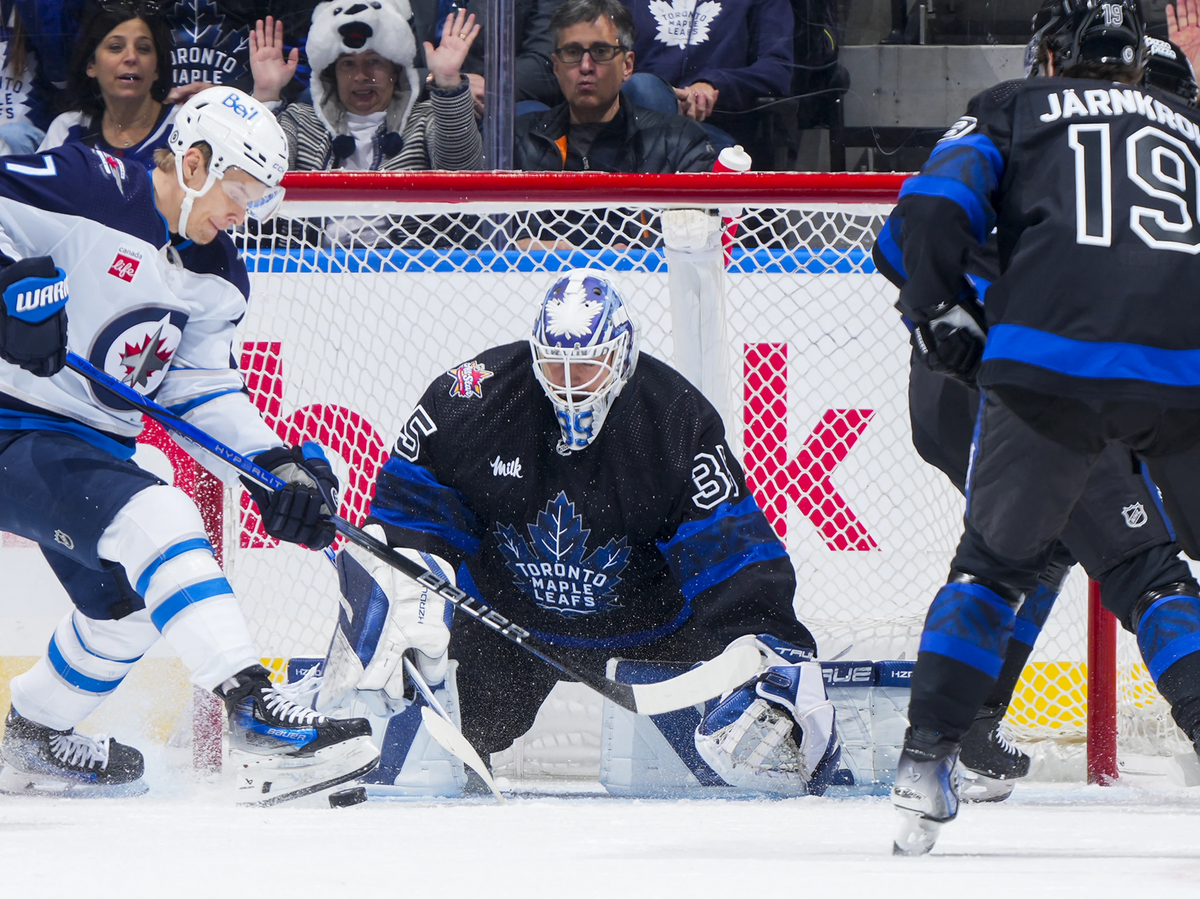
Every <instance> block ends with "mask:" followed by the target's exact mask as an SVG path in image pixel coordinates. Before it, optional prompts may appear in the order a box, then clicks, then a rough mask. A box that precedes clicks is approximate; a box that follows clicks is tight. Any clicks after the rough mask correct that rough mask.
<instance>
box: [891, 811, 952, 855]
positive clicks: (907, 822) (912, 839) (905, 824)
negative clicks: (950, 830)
mask: <svg viewBox="0 0 1200 899" xmlns="http://www.w3.org/2000/svg"><path fill="white" fill-rule="evenodd" d="M896 811H897V812H898V813H899V814H900V824H899V826H898V827H897V828H896V839H895V841H894V842H893V843H892V855H904V856H918V855H927V854H928V853H929V850H931V849H932V848H933V844H934V843H936V842H937V838H938V832H939V831H940V830H941V829H942V822H940V821H930V820H929V819H928V818H924V817H922V816H921V815H920V814H919V813H918V812H913V811H909V810H908V809H896Z"/></svg>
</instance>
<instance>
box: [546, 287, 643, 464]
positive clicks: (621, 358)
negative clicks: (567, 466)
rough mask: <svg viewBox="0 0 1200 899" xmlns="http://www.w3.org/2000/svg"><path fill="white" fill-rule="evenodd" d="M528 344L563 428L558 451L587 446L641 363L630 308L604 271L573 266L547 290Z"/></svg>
mask: <svg viewBox="0 0 1200 899" xmlns="http://www.w3.org/2000/svg"><path fill="white" fill-rule="evenodd" d="M529 346H530V349H531V350H532V351H533V373H534V376H535V377H536V378H537V380H538V383H539V384H541V385H542V389H543V390H545V391H546V396H548V397H549V398H550V402H551V404H552V405H553V406H554V412H555V414H556V415H557V416H558V424H559V427H560V428H561V429H562V440H561V441H559V444H558V452H560V453H561V454H563V455H564V456H565V455H566V454H567V453H570V452H574V451H576V450H581V449H583V448H584V447H586V446H588V445H589V444H591V442H592V441H593V440H595V439H596V437H597V435H598V434H599V433H600V428H601V427H603V425H604V420H605V418H606V417H607V416H608V412H609V409H611V408H612V404H613V402H614V401H615V400H616V398H617V396H618V395H619V394H620V393H621V389H622V388H623V387H624V386H625V385H626V384H627V383H628V382H629V379H630V378H631V377H632V376H633V371H634V369H635V368H636V367H637V359H638V333H637V326H636V324H635V322H634V321H633V318H632V317H631V315H630V313H629V308H628V307H627V306H626V305H625V303H624V301H623V300H622V299H621V296H620V294H618V293H617V291H616V289H615V288H614V287H613V286H612V284H610V283H609V282H608V280H607V279H606V277H605V273H604V272H599V271H592V270H590V269H575V270H574V271H571V272H568V273H567V274H566V275H565V276H564V277H561V278H559V279H558V280H557V281H555V282H554V284H553V285H552V286H551V287H550V289H549V290H548V291H546V296H545V297H544V298H543V299H542V304H541V307H540V308H539V309H538V314H537V318H536V319H535V320H534V323H533V334H532V335H531V336H530V338H529ZM572 369H574V370H572Z"/></svg>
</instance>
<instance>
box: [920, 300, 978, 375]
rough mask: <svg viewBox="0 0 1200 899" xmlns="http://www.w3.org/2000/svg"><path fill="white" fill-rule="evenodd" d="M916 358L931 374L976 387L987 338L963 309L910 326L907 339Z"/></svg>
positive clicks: (976, 322)
mask: <svg viewBox="0 0 1200 899" xmlns="http://www.w3.org/2000/svg"><path fill="white" fill-rule="evenodd" d="M910 340H911V342H912V345H913V349H914V350H916V351H917V356H918V358H919V359H920V360H921V362H922V363H924V364H925V366H926V367H927V368H929V370H930V371H936V372H939V373H941V374H944V375H950V376H951V377H954V378H957V379H958V380H960V381H962V382H963V383H965V384H969V385H970V386H972V387H974V386H975V376H976V375H977V374H978V373H979V366H980V364H981V363H982V362H983V347H984V344H985V343H986V342H987V337H986V335H985V334H984V333H983V328H981V327H980V325H979V322H978V321H976V319H975V318H974V317H973V316H972V315H971V313H970V312H968V311H967V310H966V309H965V308H964V307H962V306H955V307H954V308H953V309H951V310H950V311H949V312H947V313H946V314H945V315H942V316H939V317H938V318H935V319H934V320H933V321H930V322H923V323H921V324H917V325H914V326H913V332H912V336H911V338H910Z"/></svg>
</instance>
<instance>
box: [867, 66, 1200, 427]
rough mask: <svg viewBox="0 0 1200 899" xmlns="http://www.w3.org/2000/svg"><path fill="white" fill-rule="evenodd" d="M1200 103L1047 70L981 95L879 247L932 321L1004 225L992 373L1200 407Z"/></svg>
mask: <svg viewBox="0 0 1200 899" xmlns="http://www.w3.org/2000/svg"><path fill="white" fill-rule="evenodd" d="M1198 160H1200V113H1198V112H1197V110H1195V109H1191V108H1188V107H1186V106H1184V105H1183V104H1182V103H1181V102H1178V101H1177V100H1176V99H1175V98H1173V97H1168V96H1166V95H1161V94H1152V93H1150V92H1149V91H1146V90H1143V89H1140V88H1136V87H1131V86H1128V85H1123V84H1112V83H1108V82H1100V81H1091V80H1075V79H1066V78H1032V79H1028V80H1026V81H1010V82H1005V83H1003V84H1000V85H997V86H996V87H994V88H991V89H990V90H988V91H985V92H984V93H982V94H980V95H979V96H977V97H975V98H974V99H973V100H972V101H971V103H970V105H969V107H968V109H967V115H966V116H964V117H963V118H962V119H960V120H959V122H958V123H957V124H956V125H955V126H954V127H953V128H952V129H951V130H950V132H949V133H947V135H946V136H945V137H944V138H943V139H942V141H941V142H940V143H939V144H938V146H937V147H936V149H935V150H934V152H933V155H932V156H931V157H930V159H929V161H928V162H927V163H926V164H925V166H924V167H923V168H922V169H921V174H920V175H918V176H917V177H915V178H910V179H908V181H906V182H905V184H904V187H903V189H902V190H901V195H900V202H899V204H898V206H897V207H896V211H895V213H893V215H892V217H891V219H890V220H889V221H888V224H887V226H886V227H885V228H884V230H883V232H882V233H881V234H880V236H879V241H878V245H879V250H880V251H881V252H882V253H883V255H884V256H885V258H886V260H887V262H888V263H889V264H890V265H891V266H892V267H893V268H895V269H896V271H897V272H898V273H899V275H900V276H901V277H902V278H904V279H906V280H907V283H906V285H905V287H904V289H903V291H902V292H901V295H900V306H901V308H902V311H904V313H905V314H906V315H908V316H909V318H911V319H913V320H915V321H927V320H929V319H930V318H932V317H935V316H937V315H939V314H941V313H942V312H944V311H945V310H946V309H947V308H948V307H949V305H950V304H953V303H954V302H955V300H956V298H957V297H958V296H959V294H960V290H961V288H962V286H963V273H964V268H965V266H966V262H967V260H968V259H969V258H970V253H971V250H972V248H975V247H978V245H979V244H980V243H981V242H983V241H984V239H985V238H986V237H987V235H988V234H989V233H991V231H992V229H993V227H994V228H995V229H996V237H997V241H998V245H999V251H1000V270H1001V275H1000V277H999V279H998V280H997V281H996V282H995V284H993V285H992V286H991V287H990V289H988V291H987V295H986V306H985V309H986V313H987V321H988V325H989V326H990V327H989V330H988V341H987V348H986V350H985V353H984V361H983V366H982V369H981V370H980V373H979V383H980V384H982V385H984V386H993V385H1009V386H1014V387H1019V388H1024V389H1026V390H1033V391H1037V392H1040V393H1046V394H1054V395H1058V396H1067V397H1073V398H1075V399H1079V400H1118V399H1124V400H1137V401H1147V402H1152V403H1156V404H1158V405H1160V406H1176V407H1191V408H1195V407H1200V315H1197V312H1196V299H1195V297H1194V296H1193V295H1192V293H1193V291H1194V290H1196V289H1197V285H1200V162H1198Z"/></svg>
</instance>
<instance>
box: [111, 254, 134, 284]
mask: <svg viewBox="0 0 1200 899" xmlns="http://www.w3.org/2000/svg"><path fill="white" fill-rule="evenodd" d="M137 270H138V261H137V260H136V259H131V258H130V257H128V256H126V255H125V254H124V253H118V254H117V258H116V259H114V260H113V264H112V265H111V266H110V267H109V269H108V273H109V274H110V275H116V276H117V277H118V278H120V279H121V280H122V281H132V280H133V276H134V275H136V274H137Z"/></svg>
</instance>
